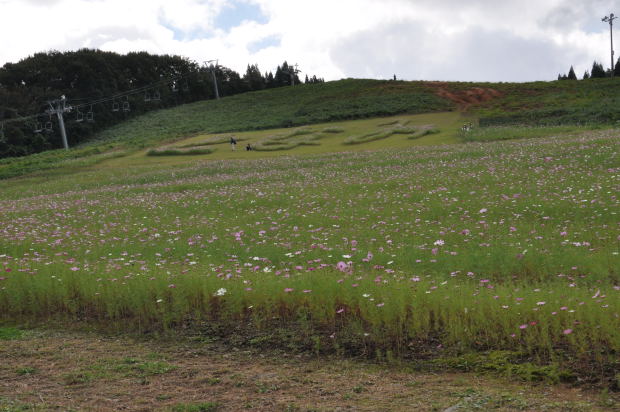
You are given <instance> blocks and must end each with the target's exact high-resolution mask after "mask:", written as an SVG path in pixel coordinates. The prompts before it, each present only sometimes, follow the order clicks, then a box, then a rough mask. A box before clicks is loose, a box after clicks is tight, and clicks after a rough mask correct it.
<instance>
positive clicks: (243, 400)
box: [0, 331, 618, 412]
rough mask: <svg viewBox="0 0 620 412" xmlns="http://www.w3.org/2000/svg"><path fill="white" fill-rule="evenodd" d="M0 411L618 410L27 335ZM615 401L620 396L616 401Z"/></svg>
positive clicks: (136, 345) (275, 360) (324, 362)
mask: <svg viewBox="0 0 620 412" xmlns="http://www.w3.org/2000/svg"><path fill="white" fill-rule="evenodd" d="M0 360H1V362H0V411H10V412H13V411H25V410H28V411H47V410H60V411H69V410H71V411H117V410H123V411H157V410H161V411H242V410H255V411H432V410H435V411H445V410H449V411H467V410H531V411H547V410H551V411H579V410H584V411H586V410H587V411H592V410H605V411H607V410H613V409H614V408H615V407H617V406H618V403H617V401H618V399H617V396H616V395H609V394H606V393H603V394H602V395H601V394H600V393H593V392H586V391H584V390H582V389H577V388H570V387H567V386H548V385H543V384H540V385H533V384H525V383H515V382H508V381H506V380H503V379H496V378H493V377H481V376H475V375H471V374H462V373H447V372H442V373H431V372H416V371H411V370H407V368H406V367H404V366H403V365H401V366H394V365H391V366H389V365H377V364H372V363H366V362H360V361H354V360H342V359H331V358H323V357H319V358H317V357H313V356H310V355H290V354H287V353H284V352H276V351H274V352H271V353H265V352H264V351H262V352H258V351H256V350H252V351H248V350H244V349H236V348H235V349H231V348H230V347H224V346H221V345H218V344H215V343H208V342H204V341H201V340H195V339H194V340H192V339H188V338H182V339H181V340H178V341H175V342H172V341H162V340H157V341H153V340H151V341H139V340H134V339H132V338H130V337H127V336H122V337H110V336H103V335H98V334H90V333H81V332H69V333H68V332H62V333H60V332H51V331H29V332H26V333H24V334H22V335H21V336H20V337H18V338H17V339H12V340H0ZM613 397H616V399H615V400H614V399H613Z"/></svg>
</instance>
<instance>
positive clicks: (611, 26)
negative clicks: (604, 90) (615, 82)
mask: <svg viewBox="0 0 620 412" xmlns="http://www.w3.org/2000/svg"><path fill="white" fill-rule="evenodd" d="M617 18H618V16H614V14H613V13H611V14H610V15H609V16H605V17H603V19H602V21H603V22H605V23H609V36H610V38H611V77H614V20H616V19H617Z"/></svg>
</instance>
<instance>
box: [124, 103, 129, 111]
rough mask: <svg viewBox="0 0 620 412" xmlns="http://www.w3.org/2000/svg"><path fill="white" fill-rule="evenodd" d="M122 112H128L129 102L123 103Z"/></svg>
mask: <svg viewBox="0 0 620 412" xmlns="http://www.w3.org/2000/svg"><path fill="white" fill-rule="evenodd" d="M123 111H124V112H128V111H129V101H124V102H123Z"/></svg>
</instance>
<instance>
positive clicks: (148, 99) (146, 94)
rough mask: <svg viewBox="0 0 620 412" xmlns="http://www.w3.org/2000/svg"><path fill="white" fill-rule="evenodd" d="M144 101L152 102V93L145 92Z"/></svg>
mask: <svg viewBox="0 0 620 412" xmlns="http://www.w3.org/2000/svg"><path fill="white" fill-rule="evenodd" d="M144 101H145V102H150V101H151V93H149V92H144Z"/></svg>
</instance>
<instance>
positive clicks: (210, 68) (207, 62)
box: [204, 60, 220, 99]
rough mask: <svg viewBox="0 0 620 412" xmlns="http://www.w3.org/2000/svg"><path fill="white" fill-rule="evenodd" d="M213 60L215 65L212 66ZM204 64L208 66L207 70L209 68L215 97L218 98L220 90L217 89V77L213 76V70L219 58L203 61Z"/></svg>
mask: <svg viewBox="0 0 620 412" xmlns="http://www.w3.org/2000/svg"><path fill="white" fill-rule="evenodd" d="M213 62H215V66H213V65H212V64H211V63H213ZM204 63H205V65H208V66H209V70H211V75H212V76H213V88H214V89H215V98H216V99H219V98H220V92H219V90H217V79H216V78H215V70H216V69H217V65H218V63H219V60H207V61H205V62H204Z"/></svg>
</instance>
